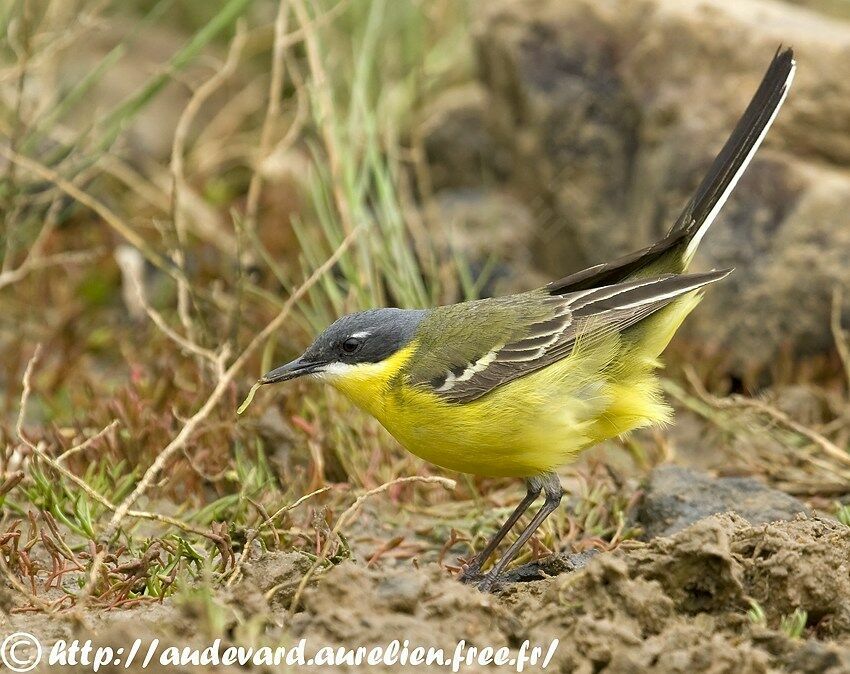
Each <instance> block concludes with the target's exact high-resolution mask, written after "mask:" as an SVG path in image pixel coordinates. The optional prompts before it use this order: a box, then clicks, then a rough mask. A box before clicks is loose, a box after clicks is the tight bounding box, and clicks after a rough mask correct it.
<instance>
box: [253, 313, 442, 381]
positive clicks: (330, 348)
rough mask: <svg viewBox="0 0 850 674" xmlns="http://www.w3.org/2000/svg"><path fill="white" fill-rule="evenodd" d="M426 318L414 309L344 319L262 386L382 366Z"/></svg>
mask: <svg viewBox="0 0 850 674" xmlns="http://www.w3.org/2000/svg"><path fill="white" fill-rule="evenodd" d="M424 317H425V311H424V310H414V309H372V310H370V311H361V312H359V313H356V314H349V315H347V316H343V317H342V318H340V319H339V320H337V321H336V322H335V323H333V324H332V325H331V326H330V327H329V328H327V329H326V330H325V331H324V332H322V333H321V334H320V335H319V336H318V337H316V339H315V341H314V342H313V343H312V344H311V345H310V346H309V347H308V348H307V350H306V351H305V352H304V353H303V354H302V355H301V357H300V358H296V359H295V360H293V361H292V362H291V363H287V364H286V365H282V366H281V367H278V368H276V369H274V370H272V371H271V372H269V373H268V374H266V375H264V376H263V377H262V378H261V379H260V383H261V384H274V383H277V382H280V381H286V380H288V379H295V378H296V377H302V376H304V375H322V374H326V375H334V374H342V373H343V372H346V371H348V370H350V369H351V368H352V367H353V366H356V365H362V364H365V363H379V362H381V361H383V360H386V359H387V358H389V357H390V356H392V355H393V354H394V353H396V352H397V351H398V350H399V349H401V348H402V347H404V346H405V345H407V344H408V343H410V341H411V340H412V339H413V335H414V333H415V332H416V328H418V327H419V324H420V323H421V322H422V319H423V318H424Z"/></svg>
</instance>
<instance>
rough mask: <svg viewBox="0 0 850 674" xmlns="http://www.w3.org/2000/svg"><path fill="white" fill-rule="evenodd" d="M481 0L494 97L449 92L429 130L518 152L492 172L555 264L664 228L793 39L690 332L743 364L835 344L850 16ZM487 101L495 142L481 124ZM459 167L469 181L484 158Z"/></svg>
mask: <svg viewBox="0 0 850 674" xmlns="http://www.w3.org/2000/svg"><path fill="white" fill-rule="evenodd" d="M478 9H479V10H480V11H479V12H478V13H477V15H478V16H479V17H480V18H479V21H478V25H477V28H476V46H477V54H478V61H479V68H480V80H481V84H482V85H483V86H484V87H485V89H486V95H485V94H481V93H475V94H474V96H471V97H470V98H469V99H468V101H467V103H466V104H464V103H463V102H461V101H459V100H453V101H452V102H451V104H450V105H449V104H446V105H445V106H444V108H443V112H442V115H441V116H437V117H434V120H435V121H433V122H432V126H431V128H430V130H429V134H428V136H429V137H430V138H431V139H437V140H439V142H437V141H436V140H434V144H433V145H432V147H438V148H452V147H453V145H452V138H454V140H455V142H456V143H457V144H458V147H459V148H465V147H467V146H468V145H469V144H471V146H472V147H473V148H477V149H475V150H474V151H466V150H464V151H463V153H462V156H474V157H476V160H478V159H480V160H481V161H484V160H487V158H488V157H490V158H491V160H492V156H493V155H492V154H488V152H484V151H483V150H482V149H481V148H482V147H484V146H486V147H490V142H491V140H490V138H491V139H492V143H493V147H495V148H499V150H498V152H497V154H498V155H499V156H503V155H504V154H507V156H508V157H509V159H508V160H507V161H506V162H505V161H504V160H502V159H500V160H499V163H498V166H496V167H494V168H493V169H492V171H491V174H494V175H496V176H497V177H500V176H501V173H500V170H501V168H502V167H504V166H505V165H507V166H509V167H510V170H509V173H508V174H507V175H506V176H505V185H504V187H505V188H506V189H509V190H510V191H511V192H512V193H513V194H514V195H515V196H516V197H517V198H518V199H519V200H520V201H521V202H522V203H524V204H527V205H528V208H529V211H530V214H531V216H532V219H533V224H532V228H533V230H534V237H533V238H532V239H531V245H532V250H533V259H534V262H535V266H537V267H538V268H540V269H542V270H543V271H544V272H545V273H546V276H547V277H548V278H552V277H557V276H560V275H563V274H566V273H569V272H570V271H573V270H575V269H578V268H581V267H583V266H587V265H590V264H594V263H596V262H599V261H602V260H604V259H606V258H610V257H611V256H613V255H617V254H621V253H625V252H628V251H629V250H633V249H635V248H638V247H640V246H643V245H646V244H648V243H649V242H651V241H652V240H655V239H656V238H658V237H659V236H661V235H662V234H663V233H665V232H666V231H667V229H668V228H669V227H670V225H671V223H672V222H673V221H674V219H675V218H676V216H677V215H678V212H679V211H680V209H681V208H682V207H683V205H684V204H685V202H686V200H687V198H688V196H689V195H690V193H691V192H692V190H693V189H694V188H695V187H696V185H697V184H698V182H699V180H700V179H701V178H702V176H703V174H704V172H705V170H706V169H707V167H708V165H709V164H710V162H711V160H712V159H713V157H714V156H715V154H716V152H717V151H718V150H719V149H720V147H721V145H722V143H723V142H724V141H725V139H726V138H727V136H728V134H729V133H730V132H731V130H732V127H733V126H734V124H735V122H736V120H737V119H738V117H739V115H740V114H741V113H742V112H743V110H744V108H745V107H746V104H747V102H748V101H749V98H750V96H751V95H752V93H753V92H754V90H755V88H756V86H757V84H758V81H759V78H760V77H761V75H762V74H763V72H764V69H765V68H766V66H767V64H768V62H769V60H770V57H771V56H772V55H773V53H774V51H775V50H776V48H777V46H778V45H780V44H791V45H793V47H794V49H795V51H796V54H797V60H798V64H799V70H798V74H797V80H796V82H795V84H794V88H793V89H792V92H791V95H790V96H789V98H788V101H787V103H786V105H785V107H784V109H783V110H782V113H781V114H780V115H779V117H778V119H777V123H776V125H775V126H774V128H773V129H772V131H771V133H770V134H769V135H768V137H767V140H766V142H765V145H764V147H763V148H762V150H761V151H760V152H759V154H758V155H757V157H756V159H755V160H754V161H753V163H752V165H751V167H750V170H749V171H748V173H747V174H746V175H745V177H744V178H743V179H742V181H741V183H740V185H739V187H738V189H737V191H736V192H735V194H734V196H733V197H732V198H731V199H730V202H729V203H728V204H727V206H726V208H725V209H724V211H723V213H722V214H721V216H720V217H719V218H718V222H717V223H716V224H715V227H714V228H713V230H712V232H710V233H709V235H708V236H707V237H706V239H705V241H704V242H703V245H702V247H701V249H700V253H699V255H698V259H697V260H696V261H695V264H694V267H695V268H697V269H706V268H711V267H728V266H734V267H736V271H735V273H734V274H733V275H732V277H731V278H730V279H728V280H727V281H725V282H724V283H723V284H719V285H718V287H716V288H713V289H712V290H711V292H710V293H708V294H707V296H706V300H705V302H704V303H703V305H702V306H701V307H700V310H699V311H697V312H695V314H694V315H693V317H692V318H691V319H690V320H689V321H688V323H687V324H686V325H687V328H686V329H687V330H688V331H689V334H690V336H691V337H692V338H694V339H698V340H700V341H701V342H703V343H704V345H705V347H706V349H711V348H714V349H719V348H722V349H723V350H724V353H726V354H728V356H729V359H730V365H732V366H733V367H734V368H735V369H737V370H738V371H739V372H741V373H745V372H746V371H747V370H750V369H758V368H759V367H760V366H764V365H767V364H769V363H770V362H771V361H772V360H773V359H774V358H775V357H776V356H777V354H778V353H779V352H780V350H787V349H788V348H789V347H790V348H793V349H794V350H796V352H797V353H802V354H806V353H811V352H815V351H823V350H825V349H828V348H830V347H831V336H830V332H829V320H828V318H829V305H830V293H831V291H832V288H833V287H834V286H835V285H836V284H838V283H841V284H844V286H845V287H847V286H850V265H848V264H847V263H846V261H847V260H848V259H850V174H848V172H847V171H846V168H847V166H850V121H849V120H850V80H848V79H847V78H846V76H845V74H846V73H847V72H850V23H844V22H842V21H840V20H837V19H835V18H831V17H827V16H825V15H820V14H818V13H816V12H814V11H812V10H808V9H804V8H800V7H795V6H793V5H790V4H786V3H782V2H778V1H775V2H774V1H770V0H746V1H741V2H736V3H729V2H723V1H722V0H702V1H701V2H700V3H682V2H678V1H677V0H641V1H640V2H630V1H628V0H601V1H600V0H573V1H571V2H562V1H560V0H522V1H519V0H498V1H496V2H487V3H485V2H479V4H478ZM482 100H483V103H482ZM478 114H484V119H483V120H482V121H481V123H480V127H481V129H484V128H486V129H487V132H486V134H487V136H489V137H488V139H487V140H486V142H485V141H484V140H482V138H484V137H486V136H483V135H481V134H483V132H480V131H476V132H475V133H472V132H471V131H470V125H474V124H475V120H476V119H477V115H478ZM441 119H442V120H443V123H442V125H440V124H439V120H441ZM429 156H431V158H432V160H433V162H434V165H435V171H436V175H437V176H438V182H440V183H441V184H447V183H450V182H451V178H450V177H449V176H447V173H449V172H450V171H449V169H450V168H451V165H452V161H454V159H452V157H453V155H451V153H450V152H449V151H448V150H445V149H443V150H441V151H440V152H436V151H433V152H430V153H429ZM458 164H459V166H460V167H461V168H460V169H459V175H460V177H459V178H458V180H460V181H461V182H462V183H463V184H467V183H468V182H469V174H470V170H469V169H470V166H474V161H469V160H463V161H460V160H458ZM480 173H481V174H482V175H486V174H487V172H486V169H482V170H481V171H480ZM482 182H483V181H482ZM485 184H486V183H485ZM501 226H506V225H493V226H492V229H491V231H493V232H500V231H501V229H500V227H501ZM496 236H498V234H496ZM721 319H722V320H721Z"/></svg>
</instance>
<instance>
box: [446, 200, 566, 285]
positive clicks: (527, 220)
mask: <svg viewBox="0 0 850 674" xmlns="http://www.w3.org/2000/svg"><path fill="white" fill-rule="evenodd" d="M435 208H436V210H437V213H438V217H439V219H440V222H441V223H443V225H444V226H445V227H446V230H447V231H448V236H449V240H450V241H451V244H452V247H453V249H454V250H456V251H459V252H460V253H461V254H462V256H463V257H464V258H465V260H466V261H467V263H468V264H469V266H470V268H471V272H472V275H473V278H478V277H479V276H482V275H483V277H484V278H483V280H484V283H483V287H482V288H481V292H480V294H481V295H482V296H489V295H495V294H500V293H509V292H514V291H516V290H530V289H531V288H534V287H537V286H540V285H543V284H544V283H546V282H547V281H548V280H550V279H548V278H547V277H546V276H545V275H544V274H542V273H541V272H540V270H539V268H538V267H537V266H536V265H535V264H534V257H533V254H532V249H533V247H534V240H535V236H536V231H535V227H534V219H533V218H532V216H531V213H530V211H529V210H528V208H526V207H525V205H523V204H522V203H521V202H520V201H518V200H516V199H515V198H513V197H511V196H510V195H508V194H506V193H503V192H500V191H499V190H497V189H487V188H480V189H451V190H449V189H446V190H443V191H441V192H439V193H438V194H437V195H436V197H435Z"/></svg>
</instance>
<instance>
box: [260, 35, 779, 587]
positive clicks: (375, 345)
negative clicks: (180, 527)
mask: <svg viewBox="0 0 850 674" xmlns="http://www.w3.org/2000/svg"><path fill="white" fill-rule="evenodd" d="M794 70H795V63H794V58H793V54H792V51H791V50H790V49H787V50H785V51H782V52H781V53H780V52H779V51H777V54H776V55H775V56H774V59H773V61H772V63H771V64H770V67H769V68H768V70H767V73H766V74H765V76H764V79H763V80H762V82H761V85H760V86H759V88H758V90H757V91H756V93H755V96H754V97H753V99H752V101H751V102H750V104H749V106H748V107H747V109H746V111H745V112H744V114H743V116H742V117H741V119H740V120H739V121H738V124H737V126H736V127H735V129H734V131H733V132H732V135H731V136H730V138H729V140H728V141H726V144H725V145H724V146H723V148H722V150H721V151H720V154H718V155H717V157H716V158H715V160H714V163H713V164H712V165H711V168H710V169H709V172H708V175H707V176H706V177H705V178H704V179H703V181H702V183H701V184H700V185H699V187H698V189H697V191H696V193H695V194H694V196H693V197H692V198H691V200H690V201H689V202H688V204H687V205H686V206H685V209H684V211H683V212H682V214H681V215H680V216H679V218H678V220H677V221H676V223H675V224H674V225H673V227H672V229H671V230H670V232H669V234H667V236H665V237H664V238H663V239H661V240H660V241H658V242H657V243H655V244H653V245H652V246H649V247H648V248H644V249H643V250H640V251H637V252H635V253H633V254H631V255H626V256H624V257H622V258H620V259H618V260H615V261H613V262H609V263H607V264H600V265H596V266H594V267H590V268H589V269H585V270H584V271H580V272H577V273H575V274H572V275H571V276H567V277H566V278H563V279H561V280H560V281H554V282H553V283H550V284H549V285H547V286H545V287H543V288H539V289H537V290H532V291H530V292H525V293H520V294H517V295H510V296H507V297H498V298H490V299H482V300H477V301H471V302H463V303H460V304H453V305H450V306H443V307H437V308H434V309H419V310H403V309H375V310H371V311H364V312H360V313H355V314H350V315H348V316H343V317H342V318H340V319H339V320H338V321H336V322H335V323H334V324H333V325H331V326H330V327H329V328H327V329H326V330H325V331H324V332H323V333H322V334H320V335H319V336H318V337H317V338H316V340H315V341H314V342H313V344H312V345H311V346H310V347H309V348H308V349H307V350H306V351H305V352H304V354H303V355H302V356H301V357H300V358H297V359H296V360H294V361H292V362H291V363H288V364H286V365H283V366H282V367H279V368H277V369H275V370H272V371H271V372H269V373H268V374H266V375H265V376H264V377H262V378H261V379H260V381H259V382H258V383H259V384H272V383H275V382H281V381H286V380H289V379H294V378H296V377H301V376H305V375H310V376H313V377H318V378H321V379H324V380H327V381H328V382H329V383H330V384H331V385H333V386H334V387H336V388H337V389H339V390H340V391H341V392H342V393H343V394H344V395H346V396H347V397H348V398H350V399H351V400H352V401H353V402H354V403H356V404H357V405H358V406H359V407H361V408H362V409H364V410H365V411H366V412H368V413H369V414H371V415H373V416H374V417H376V418H377V419H378V420H379V421H380V422H381V424H383V426H384V427H385V428H386V429H387V430H388V431H389V432H390V433H391V434H392V435H393V436H395V437H396V439H398V441H399V442H400V443H401V444H402V445H404V446H405V447H406V448H407V449H408V450H409V451H411V452H413V453H414V454H416V455H417V456H419V457H421V458H423V459H426V460H428V461H431V462H432V463H435V464H437V465H439V466H443V467H444V468H449V469H451V470H457V471H461V472H465V473H473V474H475V475H486V476H511V477H521V478H525V482H526V485H527V489H528V491H527V494H526V496H525V498H523V499H522V501H521V502H520V504H519V505H518V506H517V508H516V510H514V512H513V513H512V514H511V516H510V517H509V518H508V519H507V521H506V522H505V523H504V525H503V526H502V528H501V529H500V530H499V531H498V532H497V533H496V535H495V536H494V537H493V538H492V540H490V541H489V543H488V544H487V545H486V547H485V548H484V549H483V550H482V551H481V552H480V553H478V554H477V555H476V556H475V557H474V558H473V560H472V561H471V562H470V563H469V564H468V565H467V566H466V568H465V569H464V571H463V573H462V574H461V578H462V579H463V580H465V581H477V580H480V579H481V568H482V565H483V564H484V562H485V561H486V560H487V559H488V558H489V557H490V555H492V553H493V552H494V550H495V549H496V547H497V546H498V545H499V543H500V542H501V540H502V539H503V538H504V537H505V535H506V534H507V533H508V532H509V531H510V530H511V528H512V527H513V526H514V525H515V524H516V522H517V521H518V520H519V518H520V517H521V516H522V514H523V513H524V512H525V511H526V510H527V509H528V507H529V506H530V505H531V503H532V502H533V501H534V500H535V499H536V498H537V497H538V496H539V495H540V493H541V492H543V493H544V495H545V502H544V504H543V506H542V507H541V509H540V510H539V512H537V513H536V514H535V515H534V517H533V518H532V520H531V521H530V522H529V524H528V526H526V527H525V528H524V529H523V530H522V532H521V533H520V535H519V537H518V538H517V539H516V540H515V541H514V542H513V544H512V545H511V546H510V547H509V548H508V550H507V551H506V553H505V555H504V556H503V557H502V558H501V559H500V560H499V562H498V563H497V564H496V565H495V566H494V567H493V569H492V570H491V571H490V572H489V573H488V574H487V575H486V576H484V577H483V580H481V582H480V584H479V587H480V588H481V589H483V590H488V589H490V588H492V587H493V584H494V582H495V581H496V580H497V579H498V577H499V575H500V574H501V573H502V572H503V571H504V569H505V567H506V565H507V564H508V563H509V562H510V560H511V559H512V558H513V557H514V556H515V555H516V553H517V552H518V550H519V549H520V547H521V546H522V545H523V544H524V543H525V542H526V541H527V540H528V539H529V538H530V537H531V535H532V534H533V533H534V531H535V530H536V529H537V528H538V527H539V526H540V524H541V523H542V522H543V520H545V519H546V517H547V516H548V515H549V514H550V513H552V512H553V511H554V510H555V509H556V508H557V507H558V505H559V503H560V501H561V497H562V495H563V490H562V488H561V484H560V481H559V480H558V477H557V474H556V473H555V472H554V471H555V470H556V469H557V468H558V467H559V466H561V465H564V464H566V463H568V462H569V461H571V460H572V459H573V458H574V457H575V456H576V455H577V454H578V453H579V452H581V451H582V450H583V449H585V448H587V447H589V446H591V445H594V444H596V443H598V442H600V441H602V440H605V439H607V438H611V437H614V436H617V435H620V434H623V433H626V432H627V431H631V430H632V429H635V428H639V427H641V426H646V425H648V424H652V423H657V422H663V421H665V420H667V419H668V418H669V417H670V414H671V410H670V408H669V407H668V406H667V405H666V404H665V403H664V401H663V400H662V397H661V393H660V390H659V384H658V380H657V377H656V374H655V370H656V368H658V367H659V361H658V358H659V356H660V354H661V352H662V351H663V350H664V348H665V347H666V346H667V344H668V342H669V341H670V339H671V338H672V337H673V334H674V333H675V332H676V330H677V329H678V327H679V325H680V324H681V323H682V321H683V320H684V318H685V317H686V316H687V315H688V313H690V311H691V310H692V309H693V308H694V307H695V306H696V305H697V303H698V302H699V300H700V298H701V295H702V292H701V290H702V288H703V287H704V286H706V285H708V284H710V283H714V282H715V281H719V280H720V279H722V278H723V277H725V276H726V275H727V274H728V273H729V272H730V271H731V270H724V271H710V272H706V273H699V274H684V271H685V270H686V269H687V267H688V263H689V262H690V261H691V258H692V257H693V255H694V252H695V251H696V248H697V246H698V244H699V242H700V240H701V239H702V237H703V235H704V234H705V232H706V230H707V229H708V228H709V226H710V225H711V223H712V222H713V221H714V219H715V217H716V216H717V213H718V212H719V211H720V209H721V207H722V206H723V204H724V202H725V201H726V200H727V198H728V197H729V194H730V193H731V192H732V190H733V188H734V187H735V184H736V183H737V182H738V179H739V178H740V177H741V175H742V174H743V172H744V170H745V169H746V168H747V165H748V164H749V162H750V160H751V159H752V158H753V155H754V154H755V152H756V150H757V149H758V147H759V145H760V144H761V142H762V140H763V139H764V137H765V134H766V133H767V130H768V129H769V127H770V125H771V123H772V122H773V120H774V118H775V117H776V114H777V112H778V111H779V108H780V106H781V105H782V103H783V101H784V100H785V96H786V94H787V92H788V88H789V86H790V85H791V80H792V79H793V77H794Z"/></svg>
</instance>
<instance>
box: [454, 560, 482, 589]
mask: <svg viewBox="0 0 850 674" xmlns="http://www.w3.org/2000/svg"><path fill="white" fill-rule="evenodd" d="M481 578H482V575H481V567H479V566H478V565H477V564H468V565H466V566H464V567H463V570H462V571H461V572H460V575H459V576H458V577H457V579H458V580H459V581H460V582H461V583H463V584H464V585H472V584H473V583H477V582H478V581H479V580H481Z"/></svg>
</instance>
